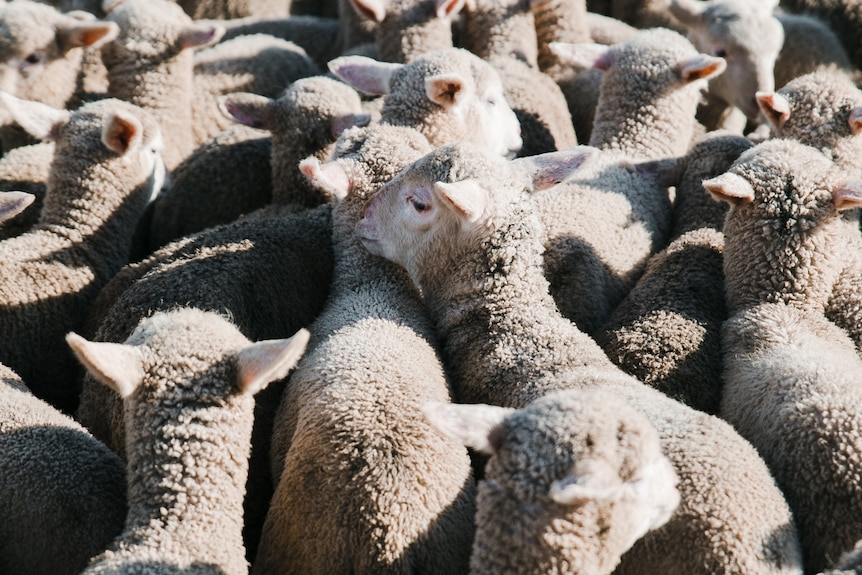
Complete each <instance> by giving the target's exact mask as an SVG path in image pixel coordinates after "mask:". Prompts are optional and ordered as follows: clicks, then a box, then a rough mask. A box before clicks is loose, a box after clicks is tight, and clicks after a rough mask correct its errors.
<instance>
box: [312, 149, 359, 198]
mask: <svg viewBox="0 0 862 575" xmlns="http://www.w3.org/2000/svg"><path fill="white" fill-rule="evenodd" d="M299 171H300V172H302V174H303V175H304V176H305V177H306V178H308V180H309V181H310V182H311V183H312V184H314V186H316V187H317V188H319V189H321V190H323V191H325V192H328V193H330V194H332V196H333V197H335V198H338V199H339V200H343V199H344V198H346V197H347V194H349V193H350V190H352V189H353V181H352V179H351V174H350V173H349V172H348V169H347V167H346V166H345V165H344V164H343V163H342V162H339V161H338V160H336V161H334V162H326V163H325V164H321V163H320V160H318V159H317V158H315V157H314V156H309V157H307V158H305V159H304V160H302V161H301V162H299Z"/></svg>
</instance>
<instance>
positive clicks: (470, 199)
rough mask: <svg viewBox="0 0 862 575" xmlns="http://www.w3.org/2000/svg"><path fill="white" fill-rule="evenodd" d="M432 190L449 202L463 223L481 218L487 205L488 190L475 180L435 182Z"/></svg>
mask: <svg viewBox="0 0 862 575" xmlns="http://www.w3.org/2000/svg"><path fill="white" fill-rule="evenodd" d="M434 191H435V192H437V194H439V195H440V197H441V198H442V199H443V201H444V202H446V203H447V204H449V206H451V208H452V209H453V210H455V213H456V214H458V216H459V217H460V218H461V219H462V220H463V221H464V223H469V224H473V223H476V222H478V221H479V220H480V219H481V218H482V214H484V213H485V209H486V208H487V207H488V199H489V198H488V191H487V190H486V189H485V188H484V187H482V186H481V185H480V184H479V182H477V181H476V180H461V181H460V182H454V183H451V184H450V183H447V182H436V183H435V184H434Z"/></svg>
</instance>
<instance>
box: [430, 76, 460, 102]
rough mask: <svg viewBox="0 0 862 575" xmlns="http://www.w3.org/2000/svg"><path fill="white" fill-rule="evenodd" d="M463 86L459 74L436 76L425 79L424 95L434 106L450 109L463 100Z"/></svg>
mask: <svg viewBox="0 0 862 575" xmlns="http://www.w3.org/2000/svg"><path fill="white" fill-rule="evenodd" d="M465 85H466V84H465V82H464V78H463V77H462V76H461V75H460V74H436V75H434V76H428V77H427V78H425V95H426V96H428V99H429V100H431V101H432V102H434V103H435V104H437V105H439V106H443V107H444V108H451V107H452V106H454V105H455V104H457V103H458V102H460V101H461V98H463V96H464V90H465Z"/></svg>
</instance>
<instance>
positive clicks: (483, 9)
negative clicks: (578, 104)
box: [462, 0, 578, 156]
mask: <svg viewBox="0 0 862 575" xmlns="http://www.w3.org/2000/svg"><path fill="white" fill-rule="evenodd" d="M462 45H463V46H464V47H465V48H466V49H468V50H470V51H471V52H473V53H474V54H477V55H478V56H480V57H481V58H482V59H484V60H486V61H488V62H490V63H491V64H492V65H493V66H494V68H495V69H496V70H497V72H498V73H499V74H500V78H501V80H502V82H503V87H504V91H505V96H506V101H507V102H509V105H510V106H511V107H512V109H513V110H515V115H516V116H517V117H518V121H519V123H520V125H521V138H522V140H523V146H522V148H521V150H520V155H521V156H532V155H535V154H541V153H545V152H552V151H554V150H558V149H565V148H570V147H572V146H575V145H577V143H578V139H577V137H576V135H575V129H574V127H573V125H572V116H571V114H570V113H569V107H568V104H567V103H566V98H565V96H564V95H563V92H562V90H561V89H560V87H559V86H558V85H557V84H556V83H555V82H554V80H553V79H552V78H551V77H550V76H548V75H546V74H543V73H542V72H541V71H540V70H539V66H538V45H537V41H536V25H535V22H534V18H533V14H532V12H530V10H529V8H528V7H527V6H526V5H525V4H523V3H522V2H518V1H517V0H511V1H507V2H500V1H499V0H478V1H475V2H472V3H471V5H470V6H468V8H467V10H466V14H465V16H464V34H463V39H462Z"/></svg>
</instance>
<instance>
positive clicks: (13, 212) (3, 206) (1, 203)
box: [0, 192, 36, 222]
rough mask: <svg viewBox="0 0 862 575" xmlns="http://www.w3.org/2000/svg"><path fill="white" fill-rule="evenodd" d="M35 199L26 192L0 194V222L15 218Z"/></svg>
mask: <svg viewBox="0 0 862 575" xmlns="http://www.w3.org/2000/svg"><path fill="white" fill-rule="evenodd" d="M35 199H36V196H34V195H33V194H28V193H26V192H0V222H4V221H6V220H8V219H9V218H13V217H15V216H17V215H18V214H20V213H21V212H23V211H24V210H26V209H27V206H29V205H30V204H32V203H33V200H35Z"/></svg>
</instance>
